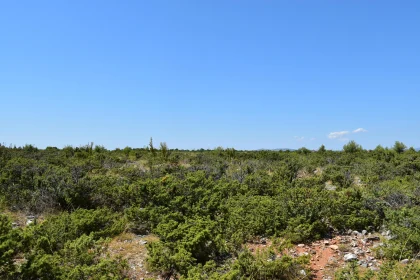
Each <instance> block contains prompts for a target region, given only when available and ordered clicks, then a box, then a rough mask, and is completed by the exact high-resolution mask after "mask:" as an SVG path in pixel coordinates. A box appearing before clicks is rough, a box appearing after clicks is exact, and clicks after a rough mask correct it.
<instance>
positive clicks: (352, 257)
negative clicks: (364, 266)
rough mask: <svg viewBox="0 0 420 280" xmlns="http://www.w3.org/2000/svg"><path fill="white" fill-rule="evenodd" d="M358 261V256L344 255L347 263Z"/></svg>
mask: <svg viewBox="0 0 420 280" xmlns="http://www.w3.org/2000/svg"><path fill="white" fill-rule="evenodd" d="M355 260H357V256H356V255H355V254H352V253H349V254H345V255H344V261H345V262H351V261H355Z"/></svg>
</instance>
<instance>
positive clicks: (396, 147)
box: [393, 141, 407, 154]
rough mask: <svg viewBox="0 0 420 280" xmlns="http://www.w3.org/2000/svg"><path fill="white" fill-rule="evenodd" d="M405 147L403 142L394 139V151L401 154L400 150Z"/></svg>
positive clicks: (402, 150)
mask: <svg viewBox="0 0 420 280" xmlns="http://www.w3.org/2000/svg"><path fill="white" fill-rule="evenodd" d="M406 148H407V146H406V145H404V143H402V142H399V141H395V144H394V147H393V149H394V151H396V152H397V153H399V154H401V153H402V152H404V150H405V149H406Z"/></svg>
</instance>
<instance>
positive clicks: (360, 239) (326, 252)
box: [248, 230, 405, 280]
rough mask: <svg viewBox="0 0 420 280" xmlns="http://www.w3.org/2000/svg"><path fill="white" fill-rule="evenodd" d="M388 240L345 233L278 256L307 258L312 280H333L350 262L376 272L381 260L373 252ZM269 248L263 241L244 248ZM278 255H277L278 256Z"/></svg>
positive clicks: (364, 232) (386, 237) (384, 236)
mask: <svg viewBox="0 0 420 280" xmlns="http://www.w3.org/2000/svg"><path fill="white" fill-rule="evenodd" d="M389 238H391V236H390V232H389V231H385V232H383V233H382V234H377V233H376V234H372V233H368V232H367V231H365V230H364V231H362V232H358V231H349V232H348V234H347V235H337V236H335V237H333V238H329V239H323V240H320V241H316V242H313V243H310V244H298V245H295V246H293V247H292V248H291V249H289V250H288V251H287V252H282V253H288V254H290V255H292V256H295V257H298V256H302V255H308V256H310V268H311V271H312V274H313V276H314V277H313V279H316V280H326V279H334V273H335V271H336V270H337V269H339V268H343V267H344V266H345V265H346V263H347V262H350V261H357V263H358V265H359V266H360V267H361V268H362V269H371V270H374V271H377V270H379V267H380V266H381V264H382V261H381V260H378V259H376V257H375V251H376V250H375V249H376V248H379V247H380V246H382V245H383V243H382V242H381V240H383V239H389ZM255 243H257V244H255ZM270 245H271V241H270V240H268V239H266V238H263V239H261V240H260V241H259V242H254V243H253V244H251V245H249V246H248V247H249V248H250V249H251V251H254V252H256V251H257V250H264V248H268V247H269V246H270ZM282 253H279V254H278V257H280V256H281V254H282ZM404 261H405V260H403V261H402V263H404Z"/></svg>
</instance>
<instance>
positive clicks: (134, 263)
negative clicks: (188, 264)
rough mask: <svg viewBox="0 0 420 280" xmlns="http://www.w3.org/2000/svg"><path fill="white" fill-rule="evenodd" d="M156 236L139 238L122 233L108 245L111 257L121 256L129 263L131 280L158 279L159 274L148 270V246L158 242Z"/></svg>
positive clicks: (128, 272) (131, 234)
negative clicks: (147, 244)
mask: <svg viewBox="0 0 420 280" xmlns="http://www.w3.org/2000/svg"><path fill="white" fill-rule="evenodd" d="M158 240H159V238H158V237H157V236H155V235H145V236H138V235H135V234H133V233H122V234H120V235H118V236H117V237H115V238H114V239H113V240H112V241H111V242H110V243H109V245H108V251H109V253H110V255H111V256H114V257H117V256H120V257H121V258H122V259H123V260H126V261H127V263H128V271H127V274H128V277H129V279H136V280H139V279H143V278H144V279H156V278H158V277H159V275H158V274H157V273H151V272H149V271H148V270H147V264H146V258H147V248H146V244H145V242H147V243H151V242H155V241H158Z"/></svg>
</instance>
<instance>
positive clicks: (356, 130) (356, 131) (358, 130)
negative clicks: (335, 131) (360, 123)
mask: <svg viewBox="0 0 420 280" xmlns="http://www.w3.org/2000/svg"><path fill="white" fill-rule="evenodd" d="M360 132H368V131H367V130H366V129H364V128H358V129H355V130H353V133H360Z"/></svg>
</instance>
